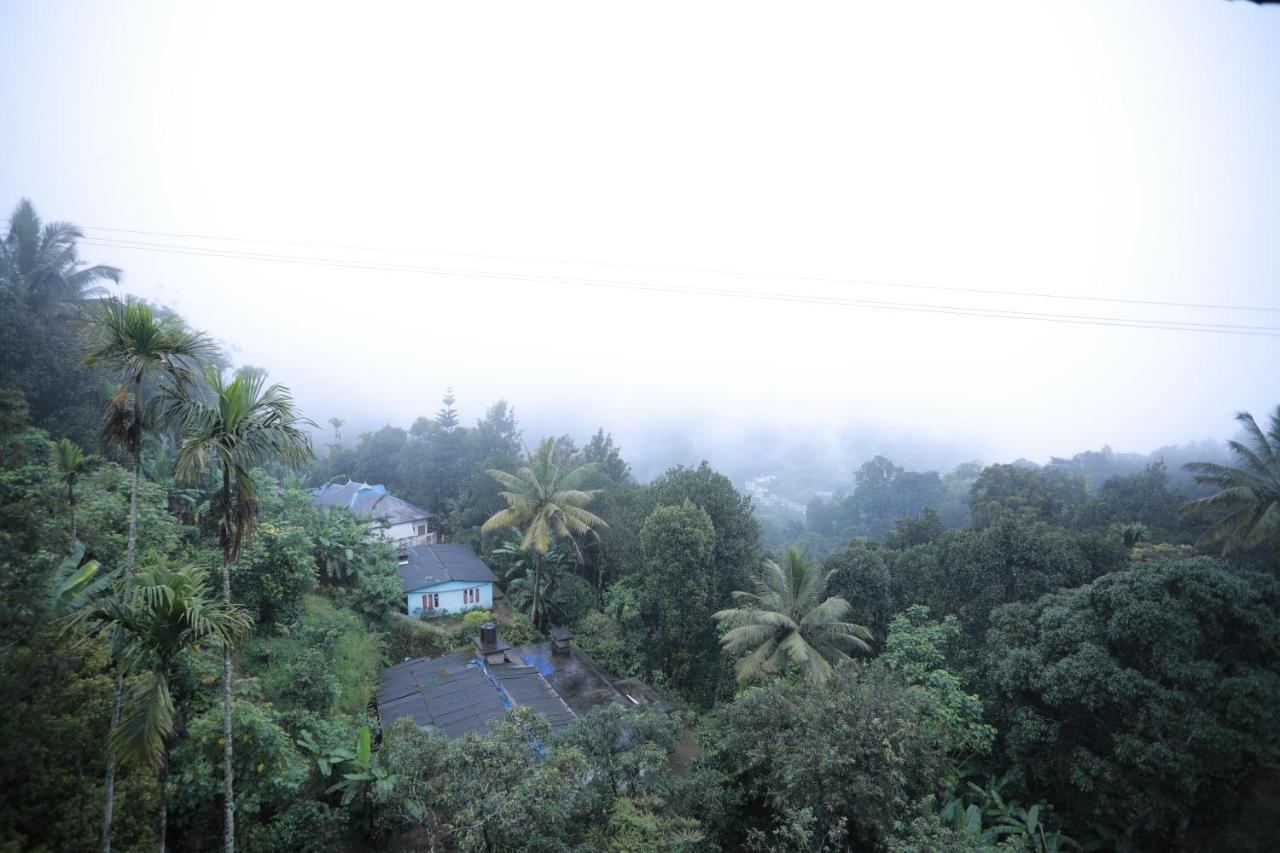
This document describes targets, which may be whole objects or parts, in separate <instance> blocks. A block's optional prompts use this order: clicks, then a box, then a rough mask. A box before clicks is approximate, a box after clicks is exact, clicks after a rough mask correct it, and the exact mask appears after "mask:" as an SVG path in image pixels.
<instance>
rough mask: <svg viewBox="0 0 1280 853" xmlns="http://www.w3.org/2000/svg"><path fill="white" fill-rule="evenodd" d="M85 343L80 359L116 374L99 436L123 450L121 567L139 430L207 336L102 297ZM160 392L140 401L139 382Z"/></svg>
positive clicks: (132, 546)
mask: <svg viewBox="0 0 1280 853" xmlns="http://www.w3.org/2000/svg"><path fill="white" fill-rule="evenodd" d="M88 314H89V324H88V327H87V329H86V336H87V338H88V344H89V346H88V349H87V351H86V353H85V364H86V365H88V366H90V367H104V368H107V369H108V370H110V371H112V372H113V373H116V374H117V375H118V376H119V377H120V378H121V383H120V387H119V388H117V389H116V392H115V394H114V395H112V397H111V400H110V402H108V403H107V414H106V418H105V420H104V421H103V426H102V441H103V443H104V444H106V445H107V446H112V447H120V448H122V449H123V450H124V451H125V452H126V453H127V454H128V456H129V467H130V477H131V478H132V486H131V488H130V493H129V546H128V550H127V552H126V555H125V567H126V568H132V566H133V563H134V560H135V559H136V558H137V553H138V475H139V471H140V469H141V466H142V431H143V429H144V427H146V426H149V425H151V424H154V423H156V422H157V421H160V420H163V419H164V418H165V415H166V413H167V411H168V410H167V408H166V407H167V405H168V404H170V403H171V402H172V401H173V400H174V399H177V398H180V397H182V396H184V395H185V394H187V393H188V391H189V390H190V388H191V386H192V385H193V383H194V380H195V368H196V366H197V364H198V363H200V362H201V361H204V360H206V359H209V358H211V357H212V356H213V355H214V352H215V348H214V344H213V342H212V341H211V340H210V339H209V338H208V337H206V336H205V335H204V334H202V333H200V332H193V331H191V330H189V329H188V328H187V327H186V326H185V325H184V324H183V323H182V321H181V320H180V319H179V318H177V317H176V316H174V315H166V316H163V317H160V316H157V315H156V313H155V311H153V310H152V308H151V306H149V305H147V304H146V303H144V302H139V301H137V300H135V299H132V298H129V299H126V300H124V301H121V300H119V299H104V300H101V301H100V302H98V303H96V304H95V305H93V306H91V307H90V308H89V311H88ZM149 385H154V386H156V390H157V391H159V392H160V393H156V394H153V395H152V396H151V397H150V399H149V400H148V401H147V403H146V405H144V404H143V390H144V387H145V386H149Z"/></svg>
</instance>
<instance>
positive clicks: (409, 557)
mask: <svg viewBox="0 0 1280 853" xmlns="http://www.w3.org/2000/svg"><path fill="white" fill-rule="evenodd" d="M497 580H498V578H497V577H496V576H494V574H493V572H491V571H490V570H489V567H488V566H486V565H485V564H484V563H483V562H482V561H481V560H480V558H479V557H477V556H476V552H475V551H473V550H471V546H470V545H458V544H454V545H441V544H435V543H423V544H421V545H412V546H410V547H408V548H406V549H405V550H404V551H403V552H402V553H401V555H400V584H401V586H402V587H403V588H404V595H405V610H407V611H408V612H409V615H410V616H417V615H418V614H420V613H422V612H423V611H434V612H436V613H461V612H463V611H465V610H476V609H483V610H488V609H489V608H490V607H492V606H493V585H494V583H496V582H497Z"/></svg>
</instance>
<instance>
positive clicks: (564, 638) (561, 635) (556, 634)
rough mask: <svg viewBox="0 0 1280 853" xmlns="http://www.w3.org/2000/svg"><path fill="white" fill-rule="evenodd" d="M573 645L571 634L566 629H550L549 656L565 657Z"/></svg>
mask: <svg viewBox="0 0 1280 853" xmlns="http://www.w3.org/2000/svg"><path fill="white" fill-rule="evenodd" d="M572 644H573V632H572V631H570V630H569V629H568V628H552V629H551V654H553V655H567V654H569V648H570V647H571V646H572Z"/></svg>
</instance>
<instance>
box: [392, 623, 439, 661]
mask: <svg viewBox="0 0 1280 853" xmlns="http://www.w3.org/2000/svg"><path fill="white" fill-rule="evenodd" d="M454 636H455V635H454V632H453V631H446V630H445V629H444V628H439V627H436V626H435V625H432V624H429V623H427V622H423V621H422V620H421V619H411V618H409V617H408V616H405V615H404V614H403V613H393V614H391V618H390V619H389V620H388V621H387V656H388V657H389V658H391V660H392V661H393V662H396V663H398V662H400V661H402V660H405V659H406V658H426V657H431V656H433V655H440V654H444V653H445V652H447V651H450V650H451V649H453V648H454Z"/></svg>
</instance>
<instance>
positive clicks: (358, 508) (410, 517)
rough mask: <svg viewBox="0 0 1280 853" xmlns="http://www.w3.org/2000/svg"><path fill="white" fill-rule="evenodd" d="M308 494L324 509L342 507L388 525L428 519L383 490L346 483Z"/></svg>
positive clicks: (420, 511) (419, 508)
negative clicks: (383, 521)
mask: <svg viewBox="0 0 1280 853" xmlns="http://www.w3.org/2000/svg"><path fill="white" fill-rule="evenodd" d="M311 494H312V495H313V496H314V497H315V500H316V503H317V504H318V505H319V506H323V507H341V508H342V509H346V510H350V511H351V512H353V513H355V514H356V515H358V516H361V517H362V518H368V519H378V520H384V519H385V520H386V522H387V524H405V523H408V522H410V521H421V520H422V519H425V518H431V517H432V515H431V513H429V512H427V511H426V510H425V509H423V508H422V507H419V506H414V505H413V504H411V503H409V502H408V501H406V500H401V499H400V498H398V497H396V496H395V495H393V494H391V493H390V492H388V491H387V487H386V486H372V485H370V484H368V483H357V482H355V481H354V480H348V481H347V482H345V483H329V484H328V485H325V486H321V487H320V488H318V489H312V490H311Z"/></svg>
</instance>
